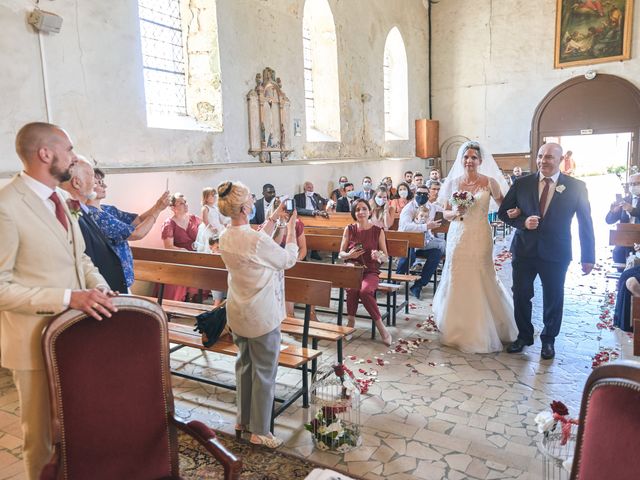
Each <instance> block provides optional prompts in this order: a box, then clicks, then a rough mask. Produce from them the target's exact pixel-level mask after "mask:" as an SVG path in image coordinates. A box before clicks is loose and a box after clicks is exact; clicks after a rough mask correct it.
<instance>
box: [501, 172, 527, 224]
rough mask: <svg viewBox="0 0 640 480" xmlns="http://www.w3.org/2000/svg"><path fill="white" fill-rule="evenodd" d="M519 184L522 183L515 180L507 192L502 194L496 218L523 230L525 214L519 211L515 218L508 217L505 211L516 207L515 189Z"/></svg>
mask: <svg viewBox="0 0 640 480" xmlns="http://www.w3.org/2000/svg"><path fill="white" fill-rule="evenodd" d="M521 184H522V182H521V181H517V182H515V183H514V184H513V185H512V186H511V188H510V189H509V191H508V192H507V194H506V195H505V196H504V200H502V203H501V204H500V207H499V208H498V218H499V219H500V220H502V221H503V222H504V223H506V224H507V225H511V226H512V227H514V228H518V229H520V230H524V229H525V226H524V223H525V220H526V219H527V217H526V215H523V213H520V215H519V216H517V217H516V218H509V214H508V213H507V211H508V210H511V209H512V208H516V207H518V203H517V198H518V197H517V192H516V191H517V189H518V187H519V186H521ZM520 210H522V209H520Z"/></svg>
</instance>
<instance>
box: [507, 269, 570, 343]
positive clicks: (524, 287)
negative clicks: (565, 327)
mask: <svg viewBox="0 0 640 480" xmlns="http://www.w3.org/2000/svg"><path fill="white" fill-rule="evenodd" d="M512 267H513V287H512V290H513V310H514V314H515V320H516V325H517V326H518V338H519V339H520V340H522V341H523V342H524V343H526V344H528V345H531V344H532V343H533V324H532V323H531V310H532V306H531V299H532V298H533V282H534V280H535V279H536V277H537V276H538V275H540V281H541V282H542V307H543V308H542V310H543V322H544V329H543V330H542V333H541V334H540V340H542V343H543V344H545V343H550V344H551V345H553V343H554V341H555V338H556V337H557V336H558V333H559V332H560V325H561V324H562V308H563V305H564V280H565V277H566V275H567V268H568V267H569V263H568V262H550V261H548V260H542V259H540V258H517V259H516V258H514V260H513V262H512Z"/></svg>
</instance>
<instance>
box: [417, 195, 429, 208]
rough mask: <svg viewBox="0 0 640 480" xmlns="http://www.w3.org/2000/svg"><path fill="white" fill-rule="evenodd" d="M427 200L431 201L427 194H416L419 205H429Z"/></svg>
mask: <svg viewBox="0 0 640 480" xmlns="http://www.w3.org/2000/svg"><path fill="white" fill-rule="evenodd" d="M427 200H429V196H428V195H427V194H426V193H416V203H417V204H418V205H420V206H422V205H424V204H425V203H427Z"/></svg>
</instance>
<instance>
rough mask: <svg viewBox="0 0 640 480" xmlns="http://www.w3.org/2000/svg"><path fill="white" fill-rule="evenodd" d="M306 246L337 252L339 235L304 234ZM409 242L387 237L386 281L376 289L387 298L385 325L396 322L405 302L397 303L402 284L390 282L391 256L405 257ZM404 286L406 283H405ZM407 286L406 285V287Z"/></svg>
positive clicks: (340, 240) (372, 336)
mask: <svg viewBox="0 0 640 480" xmlns="http://www.w3.org/2000/svg"><path fill="white" fill-rule="evenodd" d="M305 238H306V240H307V248H308V249H309V250H321V251H324V252H339V251H340V244H341V243H342V235H341V236H331V235H306V234H305ZM408 250H409V242H408V241H407V240H391V239H387V252H388V254H389V268H388V270H387V275H386V278H385V280H387V282H384V283H380V285H379V288H378V290H379V291H381V292H384V293H386V295H387V300H386V303H385V304H384V305H383V306H384V307H386V312H385V313H384V314H382V317H383V319H386V320H387V325H391V324H393V325H395V324H396V313H397V310H398V309H401V308H403V307H404V306H405V304H406V303H402V304H401V305H399V306H398V304H397V292H398V290H399V289H400V288H402V285H398V284H395V283H391V282H392V269H391V263H392V260H393V257H406V256H407V255H408ZM405 287H406V285H405ZM407 288H408V287H407ZM405 297H406V298H407V300H408V290H406V291H405ZM371 338H375V326H374V324H373V323H372V327H371Z"/></svg>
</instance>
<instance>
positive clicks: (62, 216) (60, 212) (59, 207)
mask: <svg viewBox="0 0 640 480" xmlns="http://www.w3.org/2000/svg"><path fill="white" fill-rule="evenodd" d="M49 200H51V201H52V202H53V203H54V204H55V206H56V218H57V219H58V221H59V222H60V223H61V224H62V226H63V227H64V229H65V230H67V231H69V224H68V223H67V216H66V215H65V214H64V208H63V207H62V202H61V201H60V197H59V196H58V194H57V193H56V192H53V193H52V194H51V196H50V197H49Z"/></svg>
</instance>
